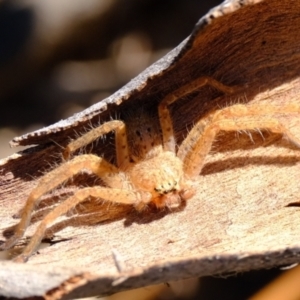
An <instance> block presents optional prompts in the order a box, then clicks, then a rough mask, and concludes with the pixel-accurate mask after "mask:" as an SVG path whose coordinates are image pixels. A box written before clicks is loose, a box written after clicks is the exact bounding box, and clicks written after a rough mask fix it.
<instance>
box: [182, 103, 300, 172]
mask: <svg viewBox="0 0 300 300" xmlns="http://www.w3.org/2000/svg"><path fill="white" fill-rule="evenodd" d="M290 114H300V105H299V104H297V103H288V104H284V105H280V106H277V105H272V104H260V103H258V104H253V105H242V104H237V105H232V106H230V107H226V108H223V109H220V110H217V111H213V112H211V113H209V114H208V115H207V116H206V117H204V118H203V119H201V120H200V121H199V122H198V123H197V124H196V125H195V126H194V127H193V129H192V130H191V131H190V132H189V134H188V136H187V137H186V139H185V140H184V141H183V142H182V144H181V145H180V147H179V150H178V154H177V155H178V157H179V158H180V159H181V160H182V161H183V165H184V173H185V174H186V175H187V176H189V177H190V178H195V177H196V176H197V175H199V173H200V171H201V169H202V167H203V165H204V161H205V158H206V156H207V154H208V153H209V151H210V149H211V147H212V143H213V141H214V140H215V137H216V135H217V134H218V133H219V131H221V130H224V131H239V130H255V129H267V130H269V131H271V132H274V133H281V134H284V135H285V136H286V137H288V139H289V140H290V141H291V142H292V143H294V144H295V145H297V146H298V147H300V140H299V139H298V138H297V137H295V136H293V135H292V134H291V132H290V131H289V130H288V128H286V127H285V126H284V125H283V124H282V123H281V122H280V121H279V120H278V115H290Z"/></svg>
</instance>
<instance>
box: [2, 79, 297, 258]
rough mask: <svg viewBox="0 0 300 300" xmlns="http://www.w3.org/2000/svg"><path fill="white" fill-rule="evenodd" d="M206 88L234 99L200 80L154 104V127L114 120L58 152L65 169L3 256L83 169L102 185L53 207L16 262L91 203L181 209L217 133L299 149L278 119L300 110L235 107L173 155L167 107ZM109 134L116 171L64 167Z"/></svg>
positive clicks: (195, 131)
mask: <svg viewBox="0 0 300 300" xmlns="http://www.w3.org/2000/svg"><path fill="white" fill-rule="evenodd" d="M204 85H210V86H212V87H214V88H216V89H217V90H219V91H221V92H223V93H225V94H233V93H235V92H236V88H234V87H229V86H226V85H224V84H222V83H220V82H218V81H216V80H214V79H213V78H210V77H201V78H199V79H197V80H194V81H192V82H190V83H188V84H186V85H184V86H182V87H180V88H179V89H177V90H175V91H174V92H172V93H170V94H168V95H167V96H166V97H165V98H164V99H163V100H162V101H161V102H160V103H159V105H158V116H159V122H158V121H157V120H155V119H153V118H152V117H151V116H150V115H149V114H147V112H146V111H143V112H141V111H139V112H140V114H135V115H131V116H130V117H129V118H128V120H126V121H123V120H112V121H109V122H106V123H104V124H102V125H100V126H99V127H96V128H93V129H92V130H91V131H89V132H87V133H86V134H84V135H82V136H81V137H79V138H78V139H76V140H74V141H72V142H71V143H70V144H68V145H67V147H66V148H65V150H64V152H63V156H64V158H65V159H66V161H65V162H63V163H62V164H61V165H60V166H59V167H57V168H56V169H54V170H52V171H50V172H49V173H47V174H45V175H44V176H43V177H42V178H41V179H40V181H39V183H38V185H37V186H36V187H35V188H34V189H33V190H32V191H31V193H30V195H29V197H28V199H27V201H26V204H25V206H24V208H23V209H22V212H21V220H20V222H19V223H18V224H17V226H16V229H15V231H14V235H13V236H12V237H10V238H9V239H8V240H7V241H6V242H5V243H4V244H2V245H1V249H9V248H11V247H12V246H14V245H15V244H16V242H17V241H18V240H19V239H20V238H21V237H22V236H23V234H24V232H25V230H26V228H27V227H28V225H29V222H30V219H31V214H32V212H33V210H34V208H35V207H36V206H37V205H38V203H39V201H40V198H41V197H42V196H43V195H44V194H45V193H47V192H49V191H50V190H53V189H54V188H56V187H57V186H59V185H60V184H62V183H63V182H65V181H66V180H68V179H70V178H72V177H73V176H74V175H76V174H78V173H79V172H81V171H82V170H87V169H88V170H89V171H91V172H92V173H94V174H95V175H96V176H99V177H100V178H101V179H102V181H103V182H104V184H105V185H104V186H93V187H85V188H82V189H79V190H77V191H76V192H74V194H73V195H72V196H70V197H69V198H67V199H66V200H64V201H63V202H62V203H60V204H59V205H58V206H56V207H55V208H54V209H53V210H52V211H51V212H49V213H48V215H46V216H45V218H44V219H43V220H42V221H41V223H40V224H39V226H38V228H37V230H36V232H35V233H34V235H33V237H32V238H31V240H30V242H29V244H28V245H27V246H26V247H25V249H24V250H23V252H22V254H21V255H19V256H18V257H17V258H16V259H15V261H19V262H24V261H26V260H27V259H28V258H29V257H30V256H31V255H32V253H33V252H34V251H35V249H36V248H37V246H38V245H39V244H40V242H41V240H42V238H43V236H44V234H45V231H46V229H47V227H48V226H49V225H50V224H51V223H52V222H53V221H54V220H55V219H57V218H58V217H59V216H61V215H63V214H66V213H67V212H68V211H69V210H70V209H72V208H74V207H75V206H76V205H77V204H79V203H82V202H83V201H85V200H86V199H87V198H89V197H96V198H100V199H104V201H109V202H112V203H122V204H130V205H133V206H134V207H135V208H136V209H137V210H142V209H143V208H145V207H146V206H147V205H149V203H152V204H153V205H155V206H156V207H157V208H165V207H168V208H174V207H178V206H180V204H181V203H182V201H185V200H188V199H190V198H191V197H192V196H193V195H194V190H195V189H194V185H195V180H196V178H197V177H198V175H199V173H200V171H201V169H202V167H203V165H204V162H205V157H206V156H207V154H208V153H209V151H210V149H211V147H212V143H213V141H214V139H215V137H216V135H217V134H218V133H219V131H239V130H255V129H267V130H269V131H271V132H275V133H281V134H284V135H285V136H286V137H288V139H289V140H290V141H291V142H293V143H294V144H296V145H298V146H299V145H300V141H299V140H298V139H297V138H296V137H294V136H293V135H292V134H291V133H290V132H289V130H288V129H287V128H285V127H284V126H283V124H282V123H281V122H280V121H279V119H278V117H277V116H278V115H279V114H295V113H296V114H299V113H300V106H299V105H298V104H296V103H289V104H286V105H281V106H276V105H271V104H262V103H261V104H247V105H245V104H235V105H231V106H228V107H225V108H221V109H216V110H213V111H210V112H209V113H207V114H206V116H204V117H203V118H201V119H200V120H199V121H198V122H197V123H196V124H195V125H194V126H193V128H192V129H191V131H190V132H189V133H188V134H187V136H186V138H185V139H184V140H183V142H182V143H181V144H180V145H179V146H178V150H177V151H176V149H177V148H176V147H177V146H176V141H175V137H174V130H173V125H172V119H171V115H170V112H169V109H168V106H169V105H170V104H172V103H174V102H175V101H177V100H178V99H180V98H182V97H184V96H186V95H188V94H189V93H192V92H194V91H196V90H197V89H199V88H201V87H202V86H204ZM111 131H114V132H115V146H116V147H115V148H116V164H115V165H114V164H112V163H109V162H108V161H107V160H105V159H104V158H102V157H99V156H96V155H93V154H83V155H78V156H75V157H74V158H73V159H71V160H68V158H69V157H70V155H71V154H72V153H73V152H75V151H76V150H77V149H79V148H81V147H84V146H85V145H87V144H90V143H92V142H93V141H94V140H96V139H98V138H99V137H101V136H103V135H105V134H107V133H109V132H111Z"/></svg>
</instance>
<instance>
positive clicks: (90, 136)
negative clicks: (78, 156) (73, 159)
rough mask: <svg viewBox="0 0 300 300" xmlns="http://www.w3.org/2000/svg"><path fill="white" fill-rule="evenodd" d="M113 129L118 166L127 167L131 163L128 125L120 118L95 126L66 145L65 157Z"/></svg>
mask: <svg viewBox="0 0 300 300" xmlns="http://www.w3.org/2000/svg"><path fill="white" fill-rule="evenodd" d="M111 131H114V132H115V144H116V157H117V166H118V167H119V168H120V169H122V170H123V169H126V168H127V167H128V165H129V164H130V158H129V149H128V141H127V133H126V125H125V123H124V122H123V121H118V120H113V121H108V122H106V123H104V124H102V125H100V126H99V127H96V128H93V129H92V130H90V131H89V132H87V133H86V134H84V135H83V136H81V137H80V138H78V139H76V140H74V141H72V142H71V143H70V144H68V145H67V146H66V148H65V150H64V152H63V157H64V158H65V159H68V158H69V157H70V154H71V153H72V152H74V151H76V150H77V149H79V148H82V147H84V146H86V145H88V144H90V143H92V142H93V141H95V140H96V139H98V138H99V137H101V136H102V135H105V134H107V133H109V132H111Z"/></svg>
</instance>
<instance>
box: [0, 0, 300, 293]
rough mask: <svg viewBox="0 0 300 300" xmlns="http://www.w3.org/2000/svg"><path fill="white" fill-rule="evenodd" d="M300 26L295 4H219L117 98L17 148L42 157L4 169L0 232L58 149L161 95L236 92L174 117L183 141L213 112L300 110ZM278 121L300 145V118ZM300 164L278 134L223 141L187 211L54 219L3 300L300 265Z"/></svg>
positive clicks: (2, 284) (3, 282)
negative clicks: (249, 106)
mask: <svg viewBox="0 0 300 300" xmlns="http://www.w3.org/2000/svg"><path fill="white" fill-rule="evenodd" d="M241 2H243V3H244V6H241ZM240 6H241V7H240ZM212 16H213V17H212ZM299 22H300V2H299V1H298V0H280V1H279V0H262V1H250V0H248V1H231V2H227V3H224V4H223V6H222V5H221V6H220V7H218V8H216V9H215V10H212V11H211V12H210V13H209V14H207V15H206V16H205V17H203V18H202V19H201V20H200V21H199V23H198V25H197V26H196V28H195V31H194V32H193V33H192V35H191V37H190V38H189V39H187V40H186V41H184V42H183V43H182V44H181V45H180V46H179V47H178V48H176V49H174V51H173V52H171V53H170V54H168V55H167V56H166V57H165V58H163V59H162V60H161V61H160V62H158V63H157V64H154V65H153V66H152V67H150V68H149V69H147V70H146V71H145V72H143V73H142V74H141V75H140V76H138V77H137V78H136V79H135V80H133V81H132V82H131V83H129V84H128V85H127V86H125V87H124V88H122V89H121V90H120V91H119V92H117V93H115V94H114V95H112V96H111V97H109V98H108V99H106V100H105V101H103V102H101V103H98V104H96V105H95V106H93V107H91V108H89V109H88V110H86V111H83V112H82V113H80V114H78V115H75V116H74V117H72V118H70V119H68V120H65V121H62V122H59V123H57V124H54V125H53V126H50V127H48V128H45V129H42V130H40V131H38V132H34V133H31V134H28V135H26V136H23V137H22V138H16V139H14V141H13V143H14V144H20V145H29V144H39V145H40V146H37V147H36V148H31V149H30V150H27V151H26V152H24V153H20V154H16V155H14V156H13V157H10V158H8V159H7V160H3V161H2V168H1V170H0V175H1V179H0V180H1V181H0V185H1V190H0V199H1V200H0V205H1V211H0V216H1V226H0V227H1V230H4V232H5V233H6V235H7V234H9V227H10V226H12V225H13V224H15V223H16V221H15V220H14V219H12V215H14V214H16V212H18V210H19V209H20V208H21V207H22V205H23V204H24V202H25V201H26V197H27V195H28V193H29V191H30V190H31V189H32V188H33V187H34V186H35V185H36V182H37V180H38V178H39V176H40V175H41V174H42V173H43V172H45V171H47V170H49V169H51V168H52V167H53V166H54V165H55V164H56V163H59V161H60V151H61V150H60V146H58V145H57V144H59V145H62V146H63V145H65V144H66V143H67V142H68V141H69V140H70V137H72V136H73V137H74V136H75V134H76V132H80V131H83V130H84V128H85V127H86V126H87V124H88V123H93V124H96V123H98V122H99V114H100V118H101V121H105V120H107V119H108V118H109V117H110V115H111V114H112V115H122V111H124V110H134V109H135V108H136V107H137V106H141V105H143V106H144V107H145V109H149V110H155V109H156V107H157V103H158V102H159V101H160V100H161V99H162V98H163V97H164V95H166V94H168V93H169V92H170V91H172V90H174V89H176V88H177V87H179V86H181V85H183V84H185V83H187V82H189V81H190V80H193V79H195V78H197V77H200V76H203V75H206V76H211V77H213V78H215V79H217V80H219V81H221V82H222V83H224V84H226V85H230V86H239V87H240V92H239V93H238V94H235V95H231V96H230V97H229V96H223V95H222V94H220V93H219V92H218V91H216V90H214V89H212V88H209V87H204V88H203V89H201V91H200V92H199V93H198V94H197V93H196V94H195V95H193V97H191V96H189V97H187V98H186V99H183V100H182V101H180V102H178V103H176V104H175V105H174V106H172V116H173V119H174V126H175V130H176V133H177V139H178V142H180V141H181V140H182V138H183V136H184V135H185V134H186V132H187V130H188V129H189V128H190V127H191V126H192V124H193V123H194V122H195V121H197V120H198V119H199V118H201V116H203V115H204V114H205V113H206V112H207V111H209V110H210V109H212V108H214V107H216V106H225V105H226V104H228V103H235V102H252V103H255V102H259V101H265V102H267V103H273V104H277V105H281V104H282V103H286V102H299V99H298V95H299V89H300V87H299V85H300V79H299V74H300V47H299V44H300V32H299ZM280 118H281V120H282V122H283V123H284V124H285V125H286V126H287V127H288V128H289V129H290V130H291V131H292V132H293V133H294V134H295V135H296V136H298V137H300V120H299V116H289V117H286V116H280ZM108 144H109V145H107V144H105V141H100V142H99V145H98V148H97V149H96V150H95V147H93V151H94V152H97V153H99V154H102V153H104V155H108V156H109V157H111V156H112V153H113V152H112V151H113V149H111V148H110V147H111V146H110V145H111V143H108ZM55 157H57V158H55ZM299 160H300V152H299V150H298V149H297V148H296V147H295V146H293V145H291V144H290V143H289V142H288V141H286V140H285V139H282V137H281V136H279V135H274V134H271V133H269V132H265V131H264V132H263V138H262V136H261V135H260V133H259V132H258V133H253V134H252V138H250V137H249V136H248V135H246V134H242V133H240V134H236V133H226V134H220V135H219V136H218V140H217V141H216V143H215V145H214V149H213V151H212V153H211V154H210V155H209V157H208V158H207V163H206V165H205V167H204V169H203V171H202V173H201V175H200V176H199V185H198V190H197V194H196V196H195V197H193V198H192V199H191V200H189V201H188V203H187V204H186V206H184V207H181V208H180V209H178V210H177V211H173V212H168V211H160V212H158V211H155V210H148V211H146V212H143V213H137V212H136V211H135V210H134V209H132V208H131V207H127V206H111V205H107V204H103V203H97V201H93V200H91V201H90V202H88V203H86V205H85V206H84V207H83V206H80V207H78V208H76V209H74V211H73V212H72V213H70V215H69V216H68V217H66V218H63V219H60V220H58V222H57V223H56V224H55V225H53V226H52V227H51V228H50V229H49V230H48V233H47V238H48V240H49V242H50V244H51V246H50V247H46V248H44V249H42V250H40V251H39V253H38V254H36V255H34V256H32V257H31V258H30V260H29V261H28V263H27V264H15V263H12V262H9V261H5V262H4V261H3V262H1V263H0V265H1V268H0V294H1V295H4V296H10V297H19V298H25V297H30V296H43V297H44V298H46V299H73V298H75V297H83V296H92V295H100V294H101V295H103V294H108V293H113V292H117V291H120V290H124V289H131V288H135V287H140V286H146V285H150V284H155V283H159V282H166V281H171V280H178V279H183V278H188V277H193V276H203V275H213V274H220V273H226V274H229V273H236V272H241V271H246V270H251V269H259V268H269V267H272V266H278V265H283V264H291V263H295V262H298V260H299V255H300V243H299V240H298V237H299V231H300V225H299V222H298V219H299V208H297V207H295V206H288V205H289V204H291V203H296V202H298V201H299V192H300V187H299V183H298V178H299V171H300V164H299ZM49 165H50V167H49ZM94 179H95V178H92V179H91V180H87V176H85V175H80V176H77V177H76V179H74V181H72V182H70V183H68V184H66V185H65V186H64V187H62V188H60V189H58V190H57V191H55V192H53V193H50V194H49V195H46V196H45V197H44V198H45V199H44V200H43V201H42V204H41V205H40V207H39V209H38V210H37V212H36V213H35V214H34V218H33V219H34V222H33V223H34V225H33V226H31V227H30V229H29V230H28V231H27V232H26V236H27V237H30V236H31V235H32V234H33V232H34V228H35V227H36V224H37V221H38V220H40V219H41V218H42V215H43V214H44V213H45V212H46V211H47V210H48V209H51V205H52V203H53V202H55V201H58V200H57V199H62V195H66V194H67V193H70V192H71V191H72V190H74V189H75V188H78V186H79V185H80V184H84V185H87V184H94V182H95V180H94ZM96 223H98V224H96ZM25 242H26V240H22V241H21V243H20V248H22V247H23V245H24V243H25ZM13 251H17V250H13ZM16 285H17V286H18V290H16V288H15V287H16Z"/></svg>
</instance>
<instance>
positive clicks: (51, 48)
mask: <svg viewBox="0 0 300 300" xmlns="http://www.w3.org/2000/svg"><path fill="white" fill-rule="evenodd" d="M219 3H221V0H206V1H199V0H176V1H174V0H164V1H161V0H142V1H141V0H85V1H82V0H43V1H40V0H7V1H6V0H0V103H1V109H0V158H4V157H6V156H8V155H10V154H12V153H14V152H15V151H17V150H18V149H10V148H9V145H8V142H9V141H10V140H11V139H12V138H13V137H15V136H18V135H21V134H23V133H26V132H29V131H32V130H35V129H38V128H41V127H43V126H46V125H49V124H51V123H54V122H56V121H58V120H60V119H64V118H67V117H69V116H71V115H72V114H74V113H75V112H78V111H81V110H83V109H84V108H86V107H88V106H90V105H92V104H94V103H96V102H98V101H100V100H101V99H103V98H105V97H107V96H109V95H110V94H112V93H113V92H114V91H116V90H117V89H119V88H120V87H121V86H123V85H124V84H125V83H127V82H128V81H129V80H130V79H132V78H133V77H135V76H136V75H137V74H139V73H140V72H141V71H143V70H144V69H145V68H146V67H147V66H149V65H150V64H152V63H153V62H155V61H156V60H158V59H159V58H160V57H162V56H163V55H164V54H166V53H167V52H168V51H170V50H171V49H172V48H174V47H176V46H177V45H178V44H179V43H180V42H181V41H182V40H183V39H185V38H186V37H187V36H188V35H189V34H190V33H191V31H192V29H193V27H194V25H195V23H196V22H197V21H198V19H199V18H200V17H201V16H203V15H204V14H205V13H206V12H207V11H208V10H209V9H210V8H212V7H214V6H216V5H218V4H219ZM279 273H281V271H280V270H271V271H261V272H258V271H256V272H249V273H245V274H241V275H235V276H233V277H229V278H228V279H225V278H210V277H207V278H202V279H189V280H184V281H181V282H177V283H166V284H162V285H159V286H155V287H147V288H142V289H139V290H135V291H129V292H125V293H121V294H117V295H114V296H111V297H110V299H114V300H117V299H149V300H150V299H246V298H248V297H249V296H250V295H251V294H252V293H254V292H255V291H256V290H257V289H259V288H260V287H262V286H263V285H264V284H266V282H268V281H270V280H271V279H272V278H274V277H275V276H277V275H278V274H279Z"/></svg>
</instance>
